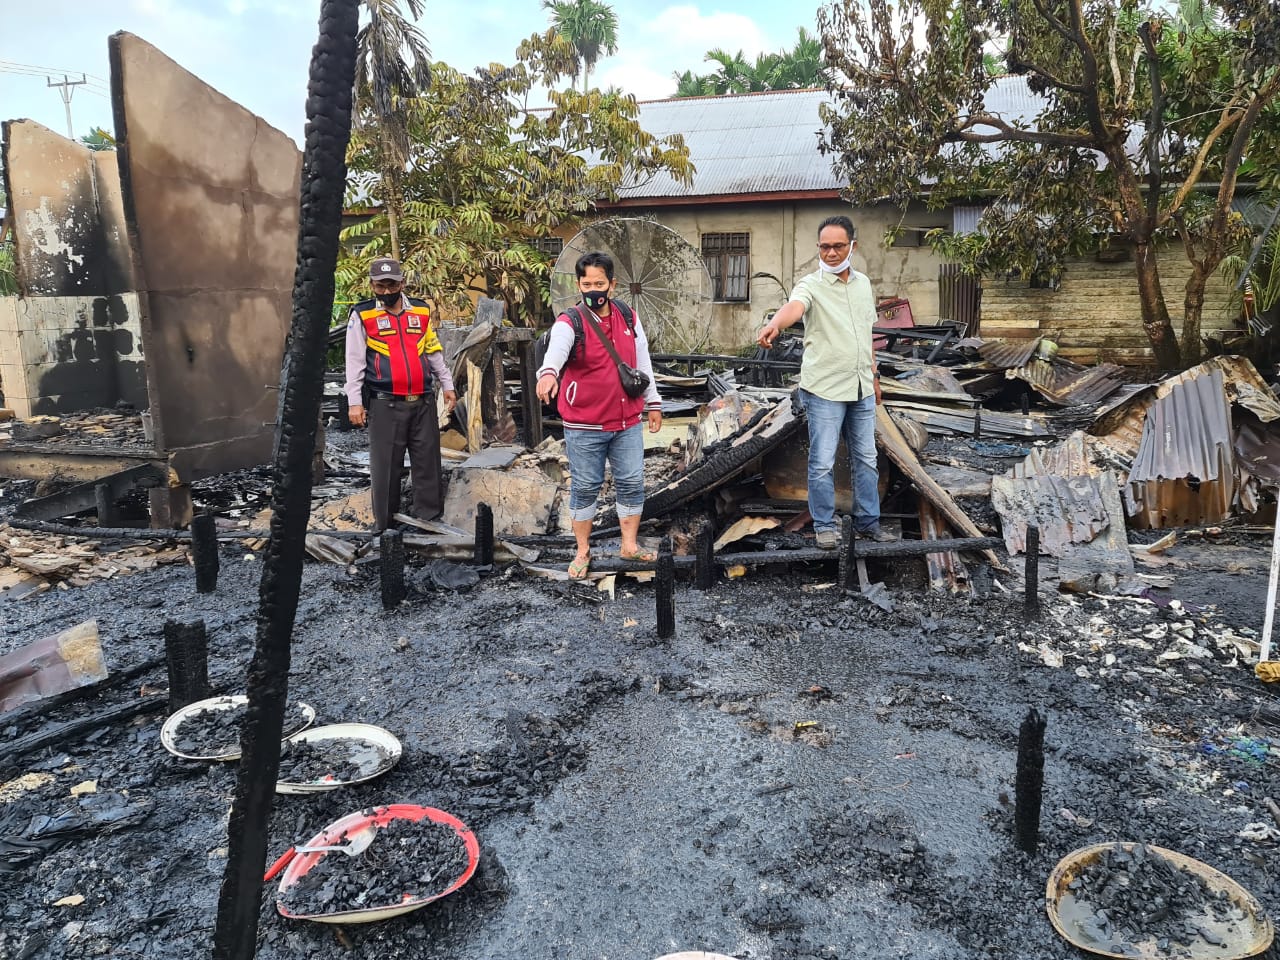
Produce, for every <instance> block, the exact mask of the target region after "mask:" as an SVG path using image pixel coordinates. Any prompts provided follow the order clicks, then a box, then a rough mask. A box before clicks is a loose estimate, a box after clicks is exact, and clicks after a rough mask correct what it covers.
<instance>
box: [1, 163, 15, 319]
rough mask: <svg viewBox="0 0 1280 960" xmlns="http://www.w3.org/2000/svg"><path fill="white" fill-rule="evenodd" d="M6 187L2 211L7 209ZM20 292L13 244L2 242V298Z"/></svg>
mask: <svg viewBox="0 0 1280 960" xmlns="http://www.w3.org/2000/svg"><path fill="white" fill-rule="evenodd" d="M7 208H8V203H7V202H6V198H5V193H4V187H3V185H0V209H7ZM17 292H18V271H17V265H16V264H15V263H14V261H13V243H12V241H10V240H0V297H9V296H13V295H15V294H16V293H17Z"/></svg>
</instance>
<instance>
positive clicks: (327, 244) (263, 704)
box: [109, 0, 360, 960]
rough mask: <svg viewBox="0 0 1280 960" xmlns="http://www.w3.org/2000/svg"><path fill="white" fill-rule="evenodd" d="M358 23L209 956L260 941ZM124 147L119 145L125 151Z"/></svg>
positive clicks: (352, 24)
mask: <svg viewBox="0 0 1280 960" xmlns="http://www.w3.org/2000/svg"><path fill="white" fill-rule="evenodd" d="M359 26H360V0H321V4H320V29H319V38H318V39H317V41H316V44H315V47H314V48H313V52H312V55H311V70H310V76H309V80H308V83H307V99H306V109H307V126H306V149H305V152H304V155H303V160H302V185H301V192H300V199H301V207H300V210H299V216H298V250H297V257H296V261H295V262H296V264H297V267H296V268H295V270H294V276H293V322H292V325H291V327H290V330H289V336H288V337H287V339H286V346H285V360H284V363H283V365H282V369H281V380H280V387H281V394H282V398H281V403H280V417H279V421H280V423H279V432H278V434H277V436H276V446H275V452H274V455H273V457H272V471H271V480H272V483H271V537H270V539H269V540H268V541H267V549H266V557H265V559H264V561H263V564H262V580H261V583H260V586H259V588H258V617H257V635H256V638H255V642H254V651H253V659H252V660H251V661H250V663H249V672H248V678H247V680H248V683H247V688H248V694H249V710H248V714H247V715H246V717H245V722H244V728H243V730H242V731H241V735H240V750H241V754H240V769H239V772H238V774H237V776H236V790H235V796H234V799H233V800H232V804H231V817H230V820H229V821H228V824H227V866H226V869H225V870H224V872H223V875H222V886H221V888H220V890H219V892H218V916H217V921H216V923H215V926H214V931H213V960H253V957H254V954H255V951H256V948H257V942H258V921H259V918H260V917H261V916H262V883H263V881H262V874H263V871H264V870H265V868H266V862H267V844H268V840H269V836H268V831H269V829H270V825H271V808H272V805H273V802H274V800H275V788H276V778H277V775H278V774H279V771H280V737H281V734H282V733H283V732H284V714H285V706H286V704H287V702H288V699H289V663H290V655H291V644H292V640H293V626H294V620H295V618H296V617H297V613H298V597H299V594H300V593H301V590H302V565H303V560H304V558H305V555H306V535H307V521H308V519H309V518H310V515H311V483H312V472H311V456H312V454H313V453H314V452H315V449H316V434H317V432H318V428H319V426H320V406H321V399H322V395H323V393H324V360H325V354H326V353H327V352H328V344H329V320H330V316H331V314H332V310H333V292H334V269H335V268H336V267H337V264H338V234H339V232H340V231H341V230H342V201H343V197H344V194H345V192H346V183H347V162H346V156H347V144H348V142H349V141H350V139H351V90H352V87H353V86H354V83H355V74H356V31H357V29H358V28H359ZM120 36H121V35H120V34H116V35H115V36H113V37H111V39H110V41H109V42H110V44H111V59H112V62H113V63H119V62H120V59H121V57H122V53H121V51H120V49H119V45H120V43H121V42H122V41H121V40H120ZM120 132H122V133H123V132H124V131H120ZM127 139H128V138H127V136H125V137H122V138H121V144H120V147H121V149H122V150H124V149H125V148H126V146H127Z"/></svg>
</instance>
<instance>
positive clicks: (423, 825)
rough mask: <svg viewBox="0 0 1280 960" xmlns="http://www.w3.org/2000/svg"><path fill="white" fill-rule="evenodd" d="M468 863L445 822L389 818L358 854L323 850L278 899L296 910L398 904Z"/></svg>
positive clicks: (443, 882) (448, 880)
mask: <svg viewBox="0 0 1280 960" xmlns="http://www.w3.org/2000/svg"><path fill="white" fill-rule="evenodd" d="M338 842H339V843H345V842H346V839H345V837H343V838H340V839H339V841H338ZM467 863H468V860H467V848H466V846H465V845H464V844H463V842H462V838H461V837H460V836H458V834H457V832H456V831H455V830H454V829H453V828H452V827H451V826H449V825H448V824H441V823H435V822H433V821H431V820H427V819H425V818H424V819H422V820H418V821H413V820H392V821H391V822H390V823H389V824H387V826H385V827H383V828H381V829H380V830H379V831H378V833H377V836H375V837H374V839H373V843H371V844H370V845H369V848H368V849H367V850H365V851H364V852H363V853H361V854H360V855H359V856H355V857H349V856H347V855H346V854H345V853H341V852H339V851H333V852H330V853H327V854H325V855H324V856H323V857H321V858H320V860H319V861H317V862H316V864H315V865H314V866H313V867H312V868H311V869H310V870H308V871H307V872H306V873H305V874H303V876H301V877H299V878H298V881H297V883H294V884H293V885H292V886H290V887H289V888H288V889H286V890H283V891H281V894H280V902H281V903H282V904H283V905H284V907H285V909H287V910H288V911H289V912H290V913H291V914H295V915H298V914H302V915H315V914H321V913H337V912H340V911H346V910H369V909H372V908H374V907H388V906H398V905H400V904H401V903H403V902H405V901H408V900H426V899H430V898H431V897H434V896H437V895H439V894H441V893H444V891H446V890H448V889H449V887H451V886H452V885H453V884H454V882H455V881H456V880H457V879H458V878H459V877H461V876H462V874H463V873H464V872H465V871H466V869H467Z"/></svg>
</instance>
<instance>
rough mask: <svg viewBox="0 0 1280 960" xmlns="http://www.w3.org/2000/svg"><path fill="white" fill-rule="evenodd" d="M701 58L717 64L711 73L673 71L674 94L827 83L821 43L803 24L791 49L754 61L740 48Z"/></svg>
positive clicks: (790, 87) (747, 90) (741, 91)
mask: <svg viewBox="0 0 1280 960" xmlns="http://www.w3.org/2000/svg"><path fill="white" fill-rule="evenodd" d="M704 60H705V61H706V62H707V63H714V64H715V65H716V70H715V72H714V73H708V74H701V75H699V74H695V73H694V72H693V71H692V70H686V71H684V73H675V74H672V76H674V77H675V80H676V93H675V95H676V96H677V97H698V96H705V95H707V94H721V93H751V92H754V91H760V90H787V89H797V88H800V87H820V86H822V85H823V84H824V83H825V82H826V74H825V72H824V68H823V65H822V42H821V41H820V40H818V39H817V38H816V37H814V36H812V35H811V34H810V33H809V32H808V31H807V30H805V28H804V27H800V28H799V31H798V35H797V38H796V44H795V46H794V47H792V48H791V49H790V50H783V51H781V52H780V53H761V54H757V56H756V59H755V63H751V62H750V61H748V60H747V59H746V57H745V56H743V53H742V51H741V50H739V51H738V52H737V53H734V54H730V53H727V52H726V51H724V50H721V49H719V48H716V49H715V50H708V51H707V55H706V57H705V58H704Z"/></svg>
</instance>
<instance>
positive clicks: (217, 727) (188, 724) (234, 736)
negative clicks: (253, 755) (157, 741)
mask: <svg viewBox="0 0 1280 960" xmlns="http://www.w3.org/2000/svg"><path fill="white" fill-rule="evenodd" d="M248 712H249V705H248V703H237V704H235V705H233V706H231V707H216V708H215V707H208V708H206V709H203V710H196V711H193V712H192V713H190V714H188V715H187V716H185V717H183V718H182V722H181V723H179V724H178V725H177V726H176V728H175V729H174V746H175V747H177V749H178V752H179V753H185V754H189V755H191V756H200V757H204V756H222V755H224V754H228V753H236V752H238V751H239V749H240V728H241V727H242V726H243V725H244V718H245V716H246V715H247V714H248ZM308 722H309V718H308V717H307V715H306V713H304V712H303V711H302V710H301V709H300V708H299V706H298V705H297V704H294V708H293V710H292V711H291V712H290V713H289V714H286V716H285V726H284V735H285V736H286V737H287V736H290V735H292V734H294V733H297V732H298V731H299V730H302V729H303V728H305V727H306V725H307V723H308Z"/></svg>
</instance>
